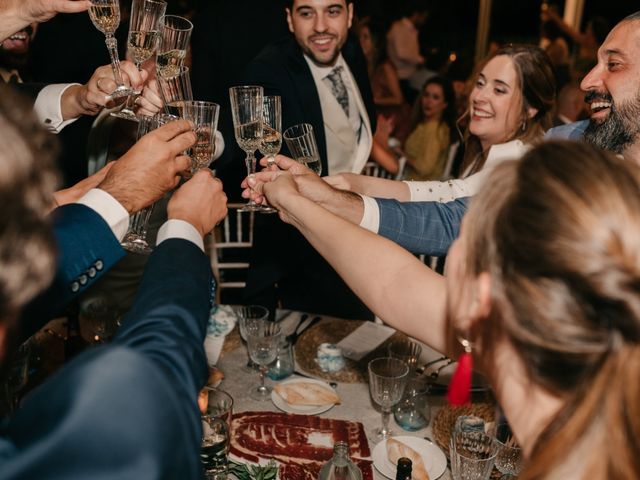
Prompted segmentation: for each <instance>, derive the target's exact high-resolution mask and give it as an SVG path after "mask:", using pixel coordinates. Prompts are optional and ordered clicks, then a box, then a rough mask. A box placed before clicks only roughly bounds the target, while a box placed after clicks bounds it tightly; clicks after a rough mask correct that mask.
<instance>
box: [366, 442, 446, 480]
mask: <svg viewBox="0 0 640 480" xmlns="http://www.w3.org/2000/svg"><path fill="white" fill-rule="evenodd" d="M393 438H394V439H396V440H398V441H399V442H402V443H404V444H405V445H407V446H409V447H411V448H413V449H414V450H415V451H416V452H418V453H419V454H420V455H421V456H422V461H423V462H424V468H425V469H426V470H427V473H428V474H429V478H431V479H436V478H438V477H439V476H440V475H442V474H443V473H444V472H445V470H446V469H447V457H445V456H444V453H443V451H442V450H440V448H439V447H438V446H437V445H435V444H434V443H431V442H429V441H427V440H424V439H422V438H420V437H410V436H401V437H393ZM371 456H372V457H373V466H374V467H376V470H378V471H379V472H380V473H381V474H382V475H384V476H385V477H387V478H391V479H392V480H393V479H394V478H396V465H394V464H393V463H391V462H390V461H389V458H388V457H387V441H386V440H383V441H382V442H380V443H379V444H377V445H376V446H375V448H374V449H373V453H372V454H371Z"/></svg>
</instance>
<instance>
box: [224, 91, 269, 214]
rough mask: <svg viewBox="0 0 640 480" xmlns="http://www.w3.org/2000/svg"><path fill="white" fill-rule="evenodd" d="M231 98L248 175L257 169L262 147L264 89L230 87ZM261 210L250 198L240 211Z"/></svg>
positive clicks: (232, 111)
mask: <svg viewBox="0 0 640 480" xmlns="http://www.w3.org/2000/svg"><path fill="white" fill-rule="evenodd" d="M229 98H230V100H231V114H232V116H233V126H234V132H235V137H236V142H238V145H239V146H240V148H241V149H242V150H244V152H245V153H246V158H245V164H246V167H247V176H249V175H252V174H254V173H255V171H256V157H255V155H254V152H255V151H256V150H257V149H258V148H259V147H260V142H261V140H262V106H263V99H264V90H263V88H262V87H259V86H240V87H231V88H230V89H229ZM256 210H260V207H259V206H258V205H257V204H256V203H255V202H254V201H253V200H250V201H249V202H248V203H247V204H246V205H245V206H244V207H242V208H240V209H238V211H239V212H250V211H256Z"/></svg>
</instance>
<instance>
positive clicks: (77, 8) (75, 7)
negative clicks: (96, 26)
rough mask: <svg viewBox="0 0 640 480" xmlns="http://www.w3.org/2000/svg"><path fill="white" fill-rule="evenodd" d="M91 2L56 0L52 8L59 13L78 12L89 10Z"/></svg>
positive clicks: (87, 0)
mask: <svg viewBox="0 0 640 480" xmlns="http://www.w3.org/2000/svg"><path fill="white" fill-rule="evenodd" d="M89 7H91V2H90V1H89V0H58V1H57V2H55V4H54V6H53V8H54V9H55V11H56V12H60V13H79V12H84V11H86V10H89Z"/></svg>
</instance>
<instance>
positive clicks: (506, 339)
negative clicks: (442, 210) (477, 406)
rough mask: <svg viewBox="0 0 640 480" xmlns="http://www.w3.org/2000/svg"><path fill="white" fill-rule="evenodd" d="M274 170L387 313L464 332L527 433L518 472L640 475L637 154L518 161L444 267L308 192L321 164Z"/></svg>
mask: <svg viewBox="0 0 640 480" xmlns="http://www.w3.org/2000/svg"><path fill="white" fill-rule="evenodd" d="M273 177H274V178H273V181H272V182H269V183H264V184H262V183H261V184H259V185H257V186H256V188H257V190H258V191H259V192H260V193H264V194H265V195H266V197H267V199H268V200H269V203H271V204H272V205H274V206H276V207H277V208H278V210H279V212H280V216H281V218H282V219H283V220H285V221H287V222H289V223H291V224H293V225H294V226H296V227H297V228H298V229H299V230H300V231H301V232H302V233H303V234H304V235H305V237H306V238H307V239H308V240H309V241H310V243H311V244H312V245H313V246H314V247H315V248H316V249H317V250H318V251H319V252H320V253H321V254H322V255H323V256H324V257H325V258H326V259H327V260H328V261H329V263H330V264H331V265H332V267H334V268H335V269H336V271H337V272H338V273H339V274H340V275H341V276H342V278H343V279H344V280H345V281H346V283H347V284H348V285H349V286H350V287H351V288H352V289H353V290H354V291H355V292H357V293H358V295H359V297H360V298H361V299H362V300H363V301H364V302H365V303H366V304H367V306H368V307H369V308H371V310H372V311H373V312H375V313H376V315H377V316H379V317H380V318H382V319H383V320H384V321H385V322H386V323H388V324H390V325H392V326H393V327H395V328H398V329H400V330H402V331H404V332H405V333H406V334H407V335H410V336H412V337H414V338H417V339H419V340H421V341H424V342H425V343H427V344H429V345H430V346H432V347H433V348H435V349H436V350H438V351H441V352H446V353H448V354H449V355H456V354H457V353H459V352H461V351H462V350H463V348H462V346H463V345H464V351H465V355H466V357H465V358H466V359H467V360H469V359H472V360H473V361H474V362H475V364H476V367H477V369H479V370H481V371H483V372H484V374H485V375H486V377H487V379H488V381H489V382H490V384H491V386H492V388H493V390H494V392H495V395H496V398H497V400H498V402H499V403H500V406H501V407H502V410H503V411H504V413H505V415H506V417H507V419H508V421H509V424H510V425H511V427H512V430H513V432H514V435H515V437H516V439H517V441H518V443H519V444H520V445H521V446H522V448H523V452H524V455H525V457H526V462H525V468H524V471H523V472H522V474H520V475H519V477H518V478H520V479H521V480H522V479H584V480H587V479H588V480H604V479H612V478H615V479H629V480H631V479H637V478H640V462H639V461H638V459H639V458H640V382H639V381H638V379H640V241H639V240H638V239H640V170H639V169H638V167H637V166H635V165H634V164H632V163H630V162H626V161H624V160H623V159H619V158H616V157H614V156H613V155H611V154H609V153H606V152H604V151H602V150H599V149H596V148H595V147H592V146H589V145H587V144H578V143H570V142H548V143H544V144H541V145H539V146H537V147H535V148H533V149H531V150H530V151H529V152H528V153H526V154H525V156H524V157H523V158H522V159H521V161H519V162H515V161H507V162H504V163H503V164H502V165H500V166H498V167H496V168H495V169H494V171H493V173H492V176H491V181H490V182H486V183H485V184H484V185H483V186H482V188H481V190H480V192H479V193H478V195H476V197H474V199H473V200H472V203H471V207H470V210H469V212H468V213H467V215H466V217H465V219H464V222H463V228H462V232H461V236H460V238H459V239H458V240H456V242H455V244H454V246H453V247H452V248H451V251H450V253H449V257H448V262H447V269H446V277H444V278H443V277H441V276H439V275H437V274H435V273H434V272H433V271H431V270H430V269H428V268H427V267H425V266H424V265H423V264H422V263H421V262H420V261H419V260H417V259H416V258H415V257H413V256H412V255H411V254H409V253H408V252H406V251H405V250H403V249H402V248H401V247H399V246H397V245H395V244H394V243H392V242H391V241H389V240H387V239H384V238H381V237H379V236H377V235H374V234H372V233H370V232H367V231H365V230H364V229H361V228H359V227H357V226H355V225H353V224H351V223H349V222H347V221H346V220H343V219H342V218H340V217H338V216H336V215H334V214H332V213H330V212H329V211H327V210H325V209H323V208H322V207H321V206H319V205H318V204H317V203H315V202H313V201H311V200H309V199H307V198H306V197H304V196H303V195H302V193H300V190H301V189H302V187H303V186H304V185H305V184H306V183H308V182H311V181H314V182H321V180H320V179H319V178H318V177H317V176H313V175H310V174H306V175H305V174H303V175H291V174H289V173H287V172H274V175H273ZM302 177H307V178H302ZM335 232H340V235H335ZM372 259H375V261H372ZM418 319H419V320H418ZM464 374H465V372H460V374H459V375H460V376H464ZM466 374H468V375H470V370H469V371H468V372H466ZM456 376H457V375H456ZM456 376H454V378H455V377H456ZM464 383H465V382H462V384H464ZM458 393H463V395H461V396H460V397H458V398H455V400H457V401H458V402H464V401H465V400H466V398H465V397H466V394H465V393H466V392H458Z"/></svg>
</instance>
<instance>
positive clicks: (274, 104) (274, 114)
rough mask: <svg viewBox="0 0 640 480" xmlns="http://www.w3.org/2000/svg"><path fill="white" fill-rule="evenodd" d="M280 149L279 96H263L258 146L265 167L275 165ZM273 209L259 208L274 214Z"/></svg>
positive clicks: (280, 111) (263, 211)
mask: <svg viewBox="0 0 640 480" xmlns="http://www.w3.org/2000/svg"><path fill="white" fill-rule="evenodd" d="M281 147H282V105H281V100H280V96H279V95H265V96H264V100H263V103H262V139H261V140H260V145H259V146H258V148H259V150H260V153H262V155H264V156H265V157H267V167H270V166H272V165H273V164H274V163H275V157H276V155H277V154H278V153H279V152H280V148H281ZM277 211H278V210H276V209H275V208H271V207H267V206H264V205H261V206H260V212H261V213H276V212H277Z"/></svg>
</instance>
